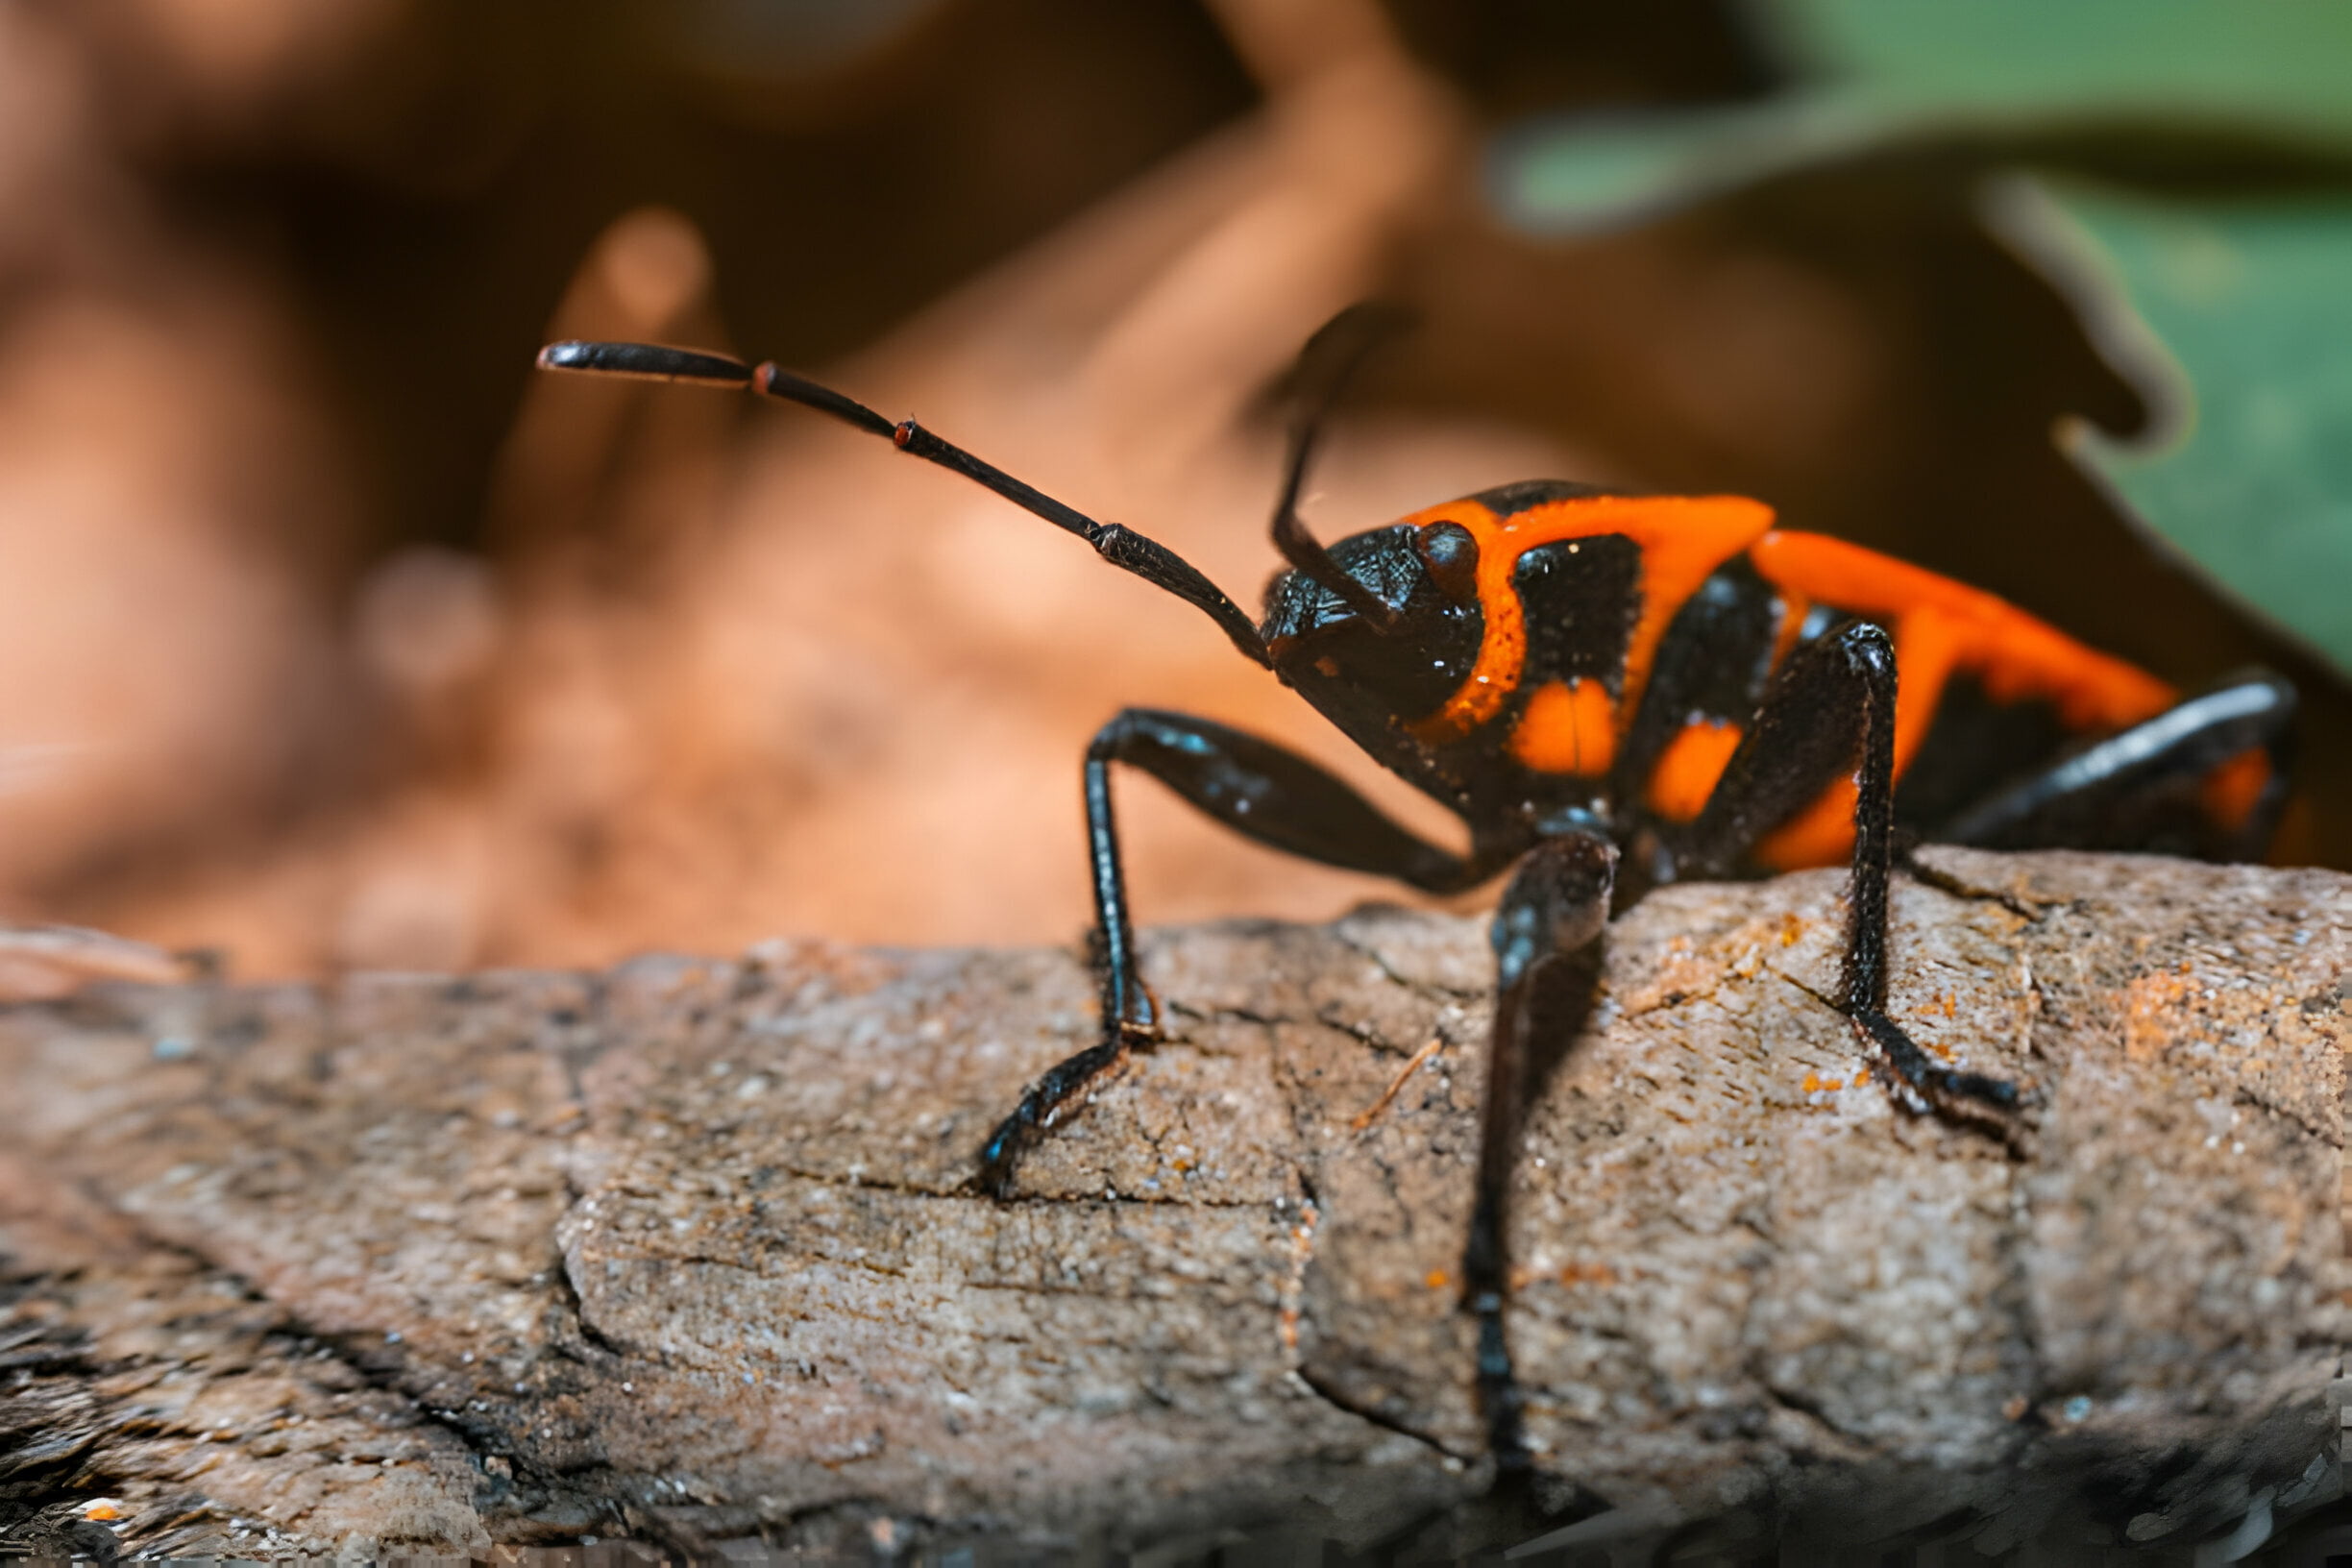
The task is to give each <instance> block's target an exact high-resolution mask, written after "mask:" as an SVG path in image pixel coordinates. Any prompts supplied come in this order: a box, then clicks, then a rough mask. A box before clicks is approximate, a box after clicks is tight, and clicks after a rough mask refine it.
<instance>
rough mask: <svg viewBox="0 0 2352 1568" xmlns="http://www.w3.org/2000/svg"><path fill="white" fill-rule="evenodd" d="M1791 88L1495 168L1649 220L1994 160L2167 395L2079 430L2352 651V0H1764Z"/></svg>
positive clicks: (2238, 591) (1608, 217)
mask: <svg viewBox="0 0 2352 1568" xmlns="http://www.w3.org/2000/svg"><path fill="white" fill-rule="evenodd" d="M1754 13H1755V15H1756V18H1757V22H1758V25H1759V26H1760V27H1761V28H1762V29H1763V30H1764V32H1765V33H1766V35H1767V37H1769V38H1770V39H1771V40H1772V41H1773V42H1774V43H1775V44H1776V46H1777V47H1778V48H1779V50H1780V52H1781V53H1782V55H1783V56H1784V57H1785V58H1787V59H1789V60H1790V61H1792V62H1793V63H1794V64H1796V65H1797V67H1798V68H1799V70H1798V77H1797V83H1796V86H1794V87H1793V88H1792V89H1791V90H1789V91H1787V92H1784V93H1782V94H1780V95H1778V96H1776V97H1774V98H1770V99H1766V100H1763V101H1760V102H1752V103H1746V104H1739V105H1733V106H1727V107H1717V108H1709V109H1702V110H1686V111H1670V112H1662V113H1651V114H1646V115H1642V116H1638V117H1614V118H1610V119H1605V120H1603V119H1587V120H1583V121H1578V122H1566V123H1556V124H1553V125H1550V126H1546V127H1543V128H1540V129H1537V130H1534V131H1531V132H1528V133H1524V134H1522V135H1518V136H1516V137H1509V138H1507V139H1506V140H1505V142H1504V144H1503V148H1502V151H1501V152H1500V153H1499V155H1498V157H1497V159H1496V164H1495V169H1494V183H1495V188H1496V191H1497V194H1498V196H1499V198H1500V200H1501V202H1502V204H1503V206H1504V208H1506V210H1507V211H1508V212H1509V213H1510V214H1512V215H1513V217H1514V218H1515V219H1516V220H1517V221H1518V222H1519V223H1521V224H1522V225H1523V226H1525V227H1528V228H1530V229H1532V230H1535V231H1538V232H1547V233H1573V232H1588V231H1591V230H1595V229H1603V228H1610V227H1618V226H1623V225H1627V224H1630V223H1636V222H1640V221H1644V220H1646V219H1650V218H1653V217H1655V216H1657V215H1660V214H1662V213H1665V212H1669V211H1672V210H1674V209H1677V208H1685V207H1689V206H1691V205H1693V204H1696V203H1700V202H1703V201H1706V200H1708V199H1710V198H1714V197H1719V196H1726V195H1730V194H1733V193H1738V192H1743V191H1752V190H1755V189H1758V188H1760V187H1766V186H1768V185H1769V184H1771V183H1773V182H1775V181H1779V180H1783V179H1787V178H1791V177H1795V176H1799V175H1801V174H1804V173H1807V172H1810V171H1821V170H1825V169H1835V168H1838V167H1841V166H1870V165H1883V164H1887V163H1897V164H1900V163H1906V162H1908V163H1912V164H1917V165H1920V166H1923V167H1924V168H1928V169H1933V170H1936V171H1939V172H1944V173H1949V174H1957V175H1959V176H1960V177H1961V178H1963V179H1977V178H1981V177H1984V176H1989V175H1996V174H1997V173H1999V172H2000V171H2003V170H2012V169H2016V168H2019V167H2031V168H2036V169H2040V170H2045V171H2059V172H2061V173H2071V174H2073V175H2076V176H2081V175H2091V176H2094V177H2100V178H2104V179H2106V180H2108V181H2110V182H2122V183H2124V184H2128V185H2129V186H2131V187H2134V188H2133V189H2132V190H2130V191H2128V192H2127V191H2126V190H2122V189H2118V188H2115V187H2114V186H2112V185H2111V186H2109V187H2107V188H2101V187H2098V186H2095V185H2088V184H2083V183H2081V181H2080V180H2079V179H2074V180H2064V181H2060V182H2058V183H2054V184H2041V185H2039V186H2036V187H2033V188H2034V190H2035V194H2034V196H2033V197H2032V198H2031V199H2030V200H2025V201H2022V202H2009V201H2005V200H2000V199H1998V198H1999V197H2000V196H2001V195H2002V193H2004V192H2006V193H2012V194H2013V193H2014V192H2015V190H2016V189H2018V188H2020V187H2017V186H2015V185H2014V184H2007V185H2004V184H2001V183H2000V182H1998V181H1994V182H1990V183H1989V185H1990V188H1992V189H1993V190H1994V191H1995V193H1996V197H1997V199H1996V200H1995V201H1994V202H1993V203H1992V204H1991V209H1992V210H1994V211H1996V212H1997V216H1998V220H1999V221H1998V222H1997V227H1998V228H1999V230H2000V231H2001V233H2002V236H2003V237H2004V238H2005V239H2008V240H2010V241H2011V242H2013V243H2016V244H2018V245H2019V246H2020V247H2021V249H2022V250H2023V251H2024V252H2025V253H2026V254H2027V255H2028V256H2030V257H2032V258H2033V259H2034V260H2035V261H2036V263H2037V264H2038V265H2041V266H2042V267H2043V268H2044V270H2045V271H2046V273H2047V274H2048V275H2050V276H2051V277H2052V281H2053V282H2057V283H2059V284H2060V285H2061V286H2062V288H2063V289H2064V290H2065V292H2066V293H2067V294H2068V297H2069V298H2070V300H2071V301H2072V302H2073V304H2074V305H2075V307H2076V309H2077V311H2078V312H2079V314H2080V316H2081V319H2082V324H2083V326H2084V329H2085V331H2088V332H2089V333H2090V334H2091V335H2092V337H2093V340H2094V341H2095V342H2096V343H2098V344H2099V345H2100V347H2101V349H2102V351H2103V352H2106V353H2107V354H2109V355H2110V357H2112V358H2115V359H2116V360H2117V362H2118V365H2119V368H2120V369H2123V370H2125V371H2126V372H2127V373H2128V374H2130V375H2131V376H2132V378H2133V379H2134V380H2136V381H2137V382H2138V383H2139V384H2140V385H2141V387H2142V390H2143V391H2144V393H2145V394H2146V395H2147V396H2148V398H2149V399H2150V401H2151V403H2152V404H2155V405H2156V406H2157V407H2158V409H2159V410H2160V420H2159V422H2158V423H2159V428H2158V429H2156V430H2155V431H2154V432H2153V434H2152V435H2151V437H2150V438H2149V439H2148V441H2146V442H2144V443H2141V444H2132V445H2126V444H2122V443H2118V442H2115V441H2111V440H2107V439H2103V438H2099V437H2096V436H2095V435H2085V436H2084V437H2083V438H2082V439H2081V440H2079V441H2077V442H2075V443H2073V444H2072V446H2071V448H2070V450H2071V451H2072V452H2073V453H2074V454H2075V455H2076V456H2077V458H2078V459H2079V460H2081V461H2082V462H2084V463H2085V464H2086V465H2087V466H2088V467H2089V468H2090V469H2091V471H2092V472H2093V473H2094V474H2095V476H2097V477H2098V478H2100V479H2101V480H2102V481H2104V482H2105V483H2106V484H2107V485H2108V486H2109V487H2110V488H2111V489H2112V491H2113V492H2114V493H2115V494H2116V495H2117V496H2118V498H2119V502H2120V503H2121V504H2122V505H2123V507H2124V508H2125V509H2126V510H2127V511H2128V512H2130V513H2132V514H2134V515H2135V516H2136V518H2137V519H2138V520H2139V521H2140V522H2141V523H2143V524H2144V526H2146V527H2148V528H2150V529H2152V530H2153V531H2154V532H2155V533H2156V534H2157V535H2158V536H2160V537H2161V538H2162V539H2164V540H2165V541H2166V542H2168V544H2169V545H2170V546H2171V547H2172V548H2173V549H2174V550H2176V551H2179V552H2180V553H2181V554H2183V555H2185V556H2186V557H2187V558H2188V559H2190V560H2191V561H2193V563H2195V565H2196V566H2197V567H2198V568H2199V569H2200V570H2201V571H2202V572H2203V573H2204V574H2205V575H2206V576H2208V577H2209V578H2210V579H2211V580H2212V581H2213V582H2215V583H2216V584H2217V585H2218V586H2220V587H2221V588H2222V589H2223V590H2225V591H2226V592H2228V593H2229V594H2231V595H2232V596H2233V597H2235V598H2236V599H2237V600H2239V601H2240V602H2241V604H2242V605H2243V606H2245V607H2246V608H2248V609H2250V610H2251V611H2252V612H2253V613H2254V614H2255V615H2256V616H2257V617H2259V618H2260V619H2262V620H2263V621H2265V622H2266V623H2268V624H2270V625H2273V626H2274V627H2276V628H2279V629H2281V630H2283V631H2284V632H2286V633H2287V634H2288V635H2289V636H2290V637H2291V638H2292V639H2293V640H2294V641H2296V642H2299V643H2300V644H2302V645H2303V646H2305V647H2306V648H2308V649H2312V650H2314V651H2315V652H2316V653H2317V654H2318V655H2319V656H2320V657H2321V658H2322V659H2324V660H2326V661H2328V662H2329V663H2331V664H2332V665H2333V667H2334V668H2335V670H2336V671H2337V672H2338V673H2340V674H2352V595H2348V594H2346V593H2345V592H2344V589H2343V585H2344V584H2346V583H2347V582H2352V290H2347V288H2346V282H2345V281H2346V280H2352V6H2346V5H2340V4H2333V3H2328V0H2277V3H2274V4H2262V5H2251V6H2249V5H2244V4H2238V3H2232V0H2069V4H2067V5H2065V6H2056V7H2053V6H2047V5H2039V4H2028V3H2027V0H1970V3H1969V4H1965V5H1955V4H1949V3H1947V0H1759V4H1758V5H1757V6H1756V9H1755V12H1754Z"/></svg>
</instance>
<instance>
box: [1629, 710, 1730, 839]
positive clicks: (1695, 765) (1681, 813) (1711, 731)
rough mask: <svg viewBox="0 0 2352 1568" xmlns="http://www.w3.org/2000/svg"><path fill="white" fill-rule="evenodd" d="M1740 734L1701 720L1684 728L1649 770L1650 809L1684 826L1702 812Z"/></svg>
mask: <svg viewBox="0 0 2352 1568" xmlns="http://www.w3.org/2000/svg"><path fill="white" fill-rule="evenodd" d="M1742 733H1744V732H1743V731H1742V730H1741V728H1740V726H1739V725H1737V724H1734V723H1716V722H1712V721H1708V720H1701V721H1699V722H1698V723H1688V724H1684V725H1683V726H1682V728H1681V729H1680V730H1679V731H1678V733H1677V734H1676V736H1675V738H1674V739H1673V740H1671V741H1669V742H1667V743H1666V749H1665V750H1663V751H1661V752H1659V753H1658V760H1657V766H1656V767H1655V768H1654V769H1653V770H1651V773H1650V788H1649V791H1648V799H1649V801H1650V809H1651V810H1652V811H1654V812H1656V813H1657V814H1658V815H1659V816H1660V817H1663V818H1665V819H1666V820H1667V821H1670V822H1687V821H1691V820H1693V819H1694V818H1696V817H1697V816H1698V815H1699V814H1700V813H1701V812H1702V811H1703V810H1705V809H1706V803H1707V796H1711V795H1713V794H1714V793H1715V786H1716V785H1717V784H1719V783H1721V782H1722V781H1723V772H1724V769H1725V768H1727V767H1728V766H1729V765H1730V762H1731V753H1732V752H1734V751H1736V750H1738V749H1739V743H1740V736H1741V735H1742Z"/></svg>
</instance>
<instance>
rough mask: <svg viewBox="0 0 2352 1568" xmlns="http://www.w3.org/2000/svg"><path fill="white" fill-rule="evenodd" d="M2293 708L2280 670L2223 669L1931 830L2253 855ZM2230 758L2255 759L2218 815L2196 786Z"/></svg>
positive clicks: (2002, 839)
mask: <svg viewBox="0 0 2352 1568" xmlns="http://www.w3.org/2000/svg"><path fill="white" fill-rule="evenodd" d="M2294 713H2295V690H2294V688H2293V687H2292V686H2291V685H2289V684H2288V683H2287V682H2286V681H2284V680H2282V679H2280V678H2279V677H2278V676H2276V675H2273V674H2269V673H2267V672H2266V671H2260V670H2255V671H2248V672H2246V673H2244V674H2238V675H2233V676H2231V677H2229V678H2228V679H2225V680H2222V681H2219V682H2217V683H2216V684H2215V685H2213V686H2211V687H2208V688H2207V689H2206V690H2204V691H2202V692H2199V693H2197V694H2196V695H2195V696H2193V697H2189V698H2184V699H2182V700H2181V701H2180V702H2179V703H2177V704H2175V705H2174V706H2172V707H2170V708H2168V709H2166V710H2165V711H2164V712H2163V713H2160V714H2158V715H2156V716H2155V717H2154V718H2152V719H2149V720H2147V721H2145V722H2144V723H2139V724H2135V725H2133V726H2132V727H2131V728H2129V729H2126V730H2123V731H2121V732H2120V733H2119V734H2115V735H2111V736H2109V737H2107V738H2106V739H2105V740H2103V741H2100V742H2098V743H2097V744H2096V745H2094V746H2091V747H2086V748H2085V749H2083V750H2081V751H2077V752H2076V753H2074V754H2073V755H2072V756H2070V757H2068V758H2066V759H2064V760H2063V761H2060V762H2058V763H2056V764H2054V765H2053V766H2051V767H2050V768H2048V769H2046V770H2045V771H2044V772H2040V773H2036V774H2034V775H2032V776H2031V777H2028V778H2025V779H2023V780H2021V781H2020V782H2018V783H2016V784H2013V785H2010V786H2009V787H2008V788H2006V789H2003V790H2000V791H1999V792H1997V793H1996V794H1995V795H1993V796H1990V797H1988V798H1986V799H1984V800H1981V801H1979V802H1977V803H1976V804H1975V805H1973V806H1972V807H1970V808H1969V809H1967V810H1965V811H1963V812H1961V813H1960V814H1959V815H1958V816H1956V817H1954V818H1953V819H1952V820H1951V821H1948V822H1947V823H1945V824H1944V825H1943V826H1941V827H1940V828H1938V829H1937V830H1936V831H1935V832H1933V833H1932V834H1930V835H1929V836H1930V837H1931V838H1933V839H1934V840H1936V841H1937V842H1938V843H1943V844H1968V845H1979V846H1981V847H1984V848H1989V849H2034V848H2043V847H2049V846H2060V847H2065V848H2070V849H2103V848H2114V849H2177V850H2181V851H2185V852H2191V853H2196V854H2200V855H2203V856H2204V857H2206V858H2208V859H2213V860H2251V859H2254V858H2257V857H2259V856H2260V855H2261V853H2262V851H2263V848H2264V846H2265V845H2267V844H2268V843H2269V842H2270V833H2271V830H2272V829H2273V828H2275V827H2276V826H2277V825H2278V817H2279V811H2280V809H2281V808H2282V807H2283V806H2284V805H2285V804H2286V799H2287V769H2288V763H2289V760H2290V752H2291V749H2292V742H2293V734H2292V730H2293V723H2294ZM2240 758H2244V759H2248V760H2249V761H2254V763H2255V767H2256V769H2257V772H2256V773H2255V774H2253V775H2252V776H2251V777H2250V778H2249V779H2248V780H2247V782H2248V783H2250V784H2251V785H2252V788H2251V790H2250V791H2248V793H2247V795H2246V797H2245V798H2244V799H2242V800H2241V801H2238V802H2235V803H2234V804H2235V806H2236V808H2237V809H2236V810H2235V811H2225V812H2224V813H2223V814H2222V815H2220V816H2218V817H2217V815H2216V812H2215V810H2214V808H2213V806H2212V805H2211V804H2209V802H2208V801H2207V800H2206V799H2205V798H2204V797H2203V796H2204V790H2205V787H2206V786H2207V784H2208V783H2209V782H2210V781H2212V780H2214V777H2215V771H2216V770H2217V768H2220V767H2221V766H2222V765H2224V764H2229V763H2233V762H2235V761H2236V759H2240ZM2256 759H2259V760H2256ZM2233 819H2234V820H2233Z"/></svg>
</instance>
